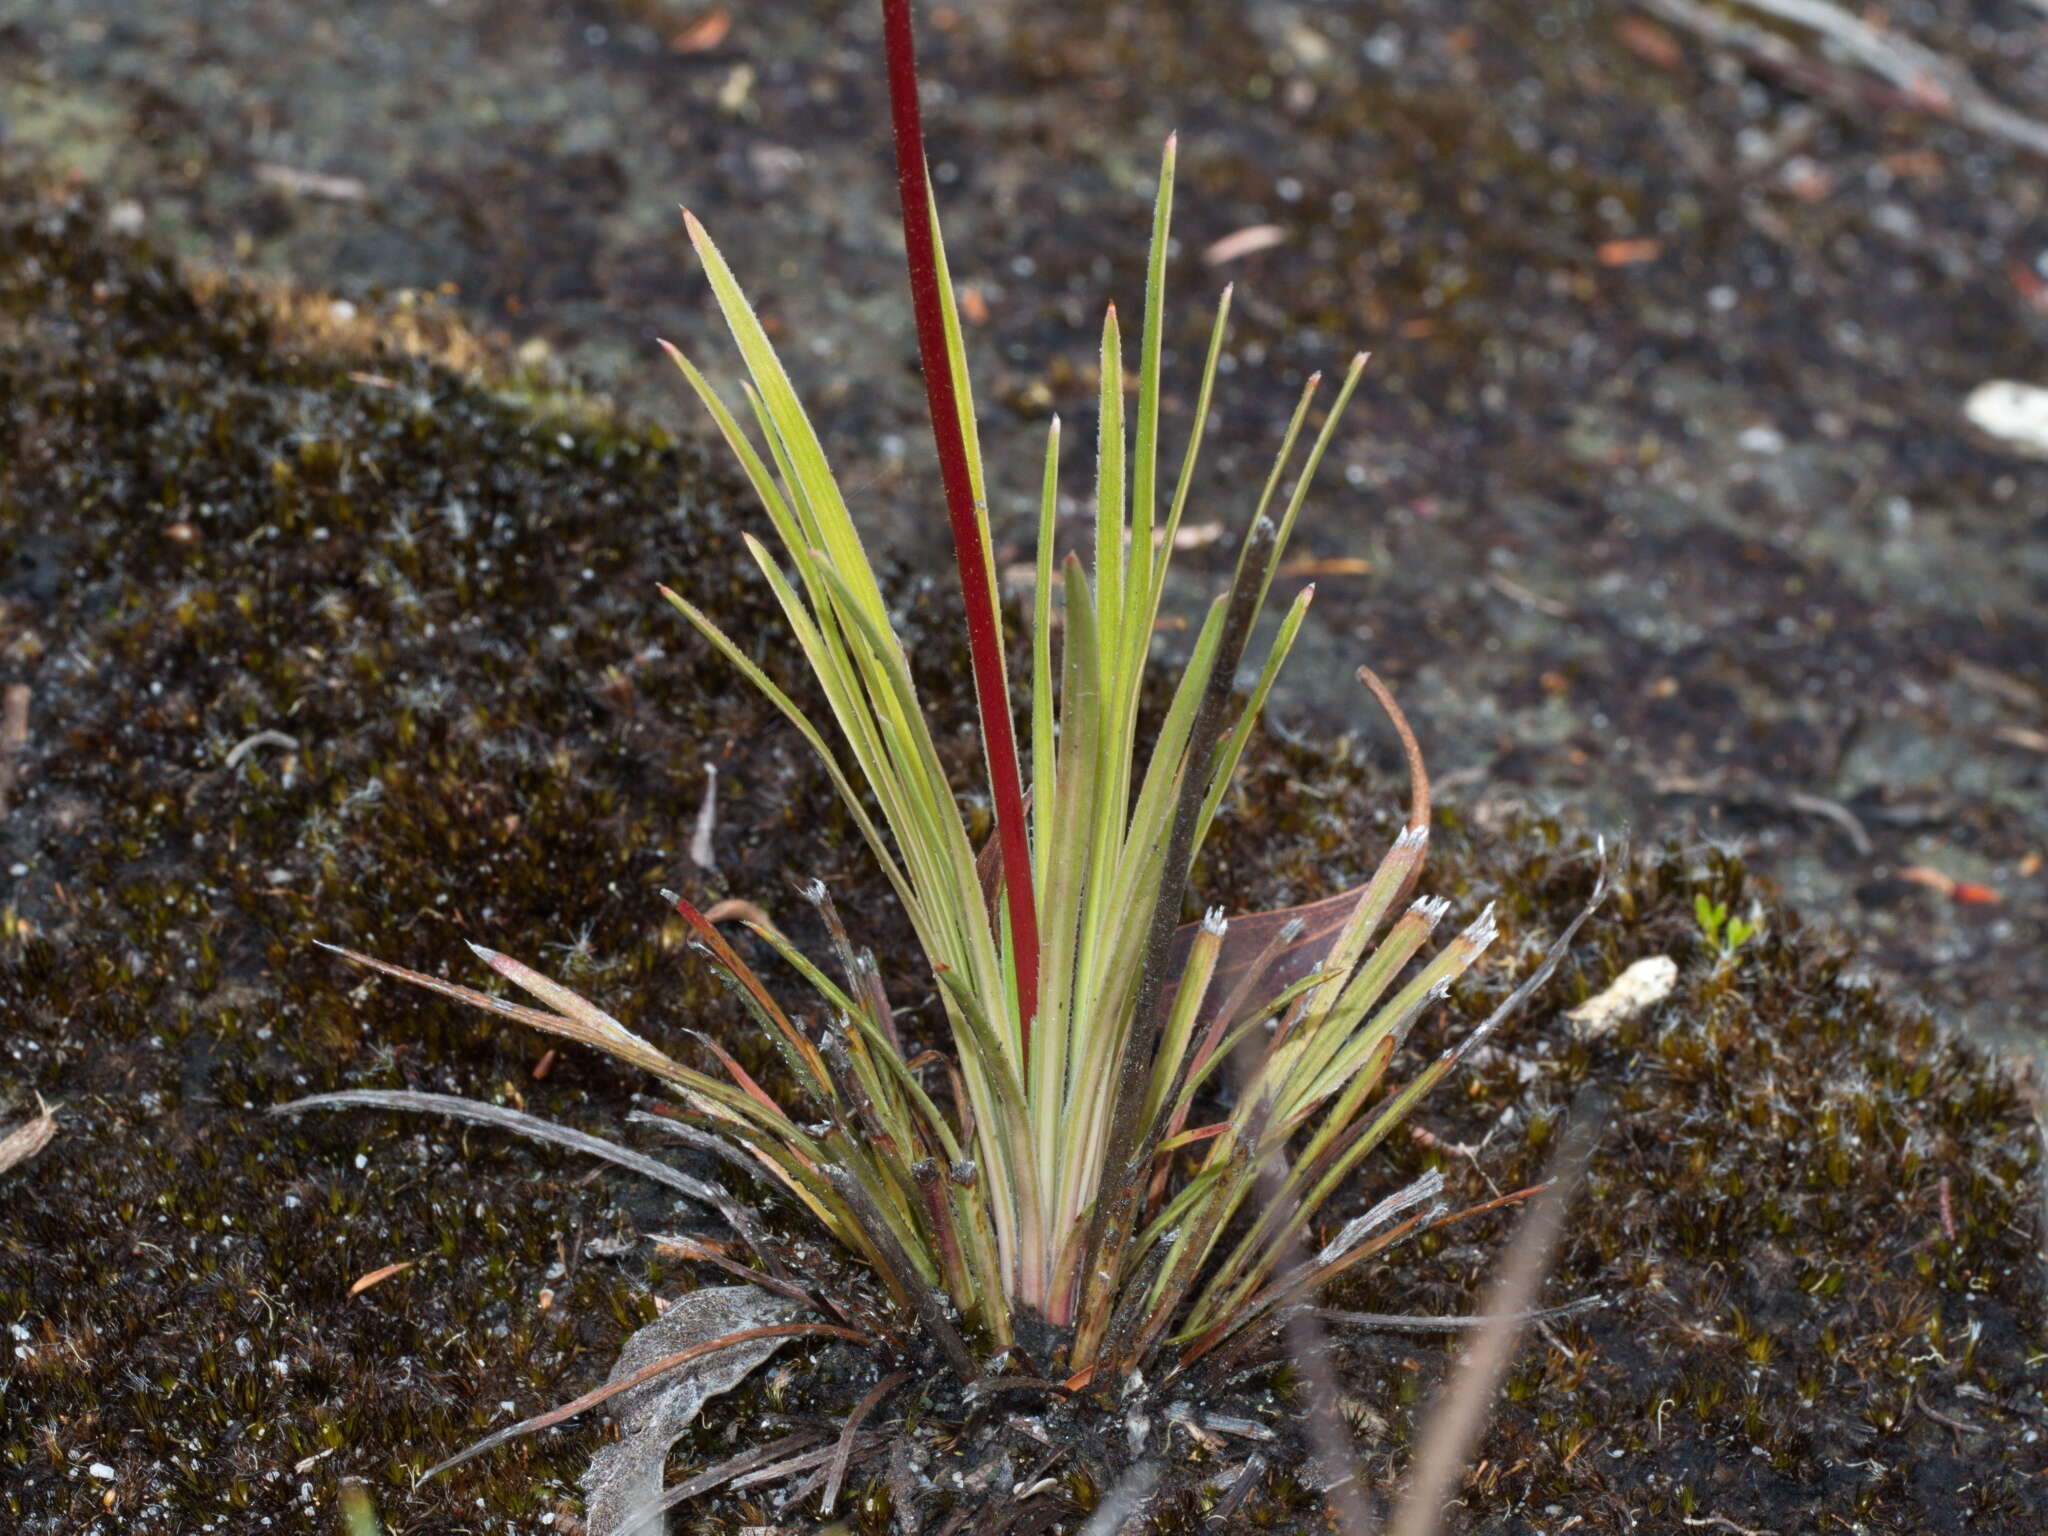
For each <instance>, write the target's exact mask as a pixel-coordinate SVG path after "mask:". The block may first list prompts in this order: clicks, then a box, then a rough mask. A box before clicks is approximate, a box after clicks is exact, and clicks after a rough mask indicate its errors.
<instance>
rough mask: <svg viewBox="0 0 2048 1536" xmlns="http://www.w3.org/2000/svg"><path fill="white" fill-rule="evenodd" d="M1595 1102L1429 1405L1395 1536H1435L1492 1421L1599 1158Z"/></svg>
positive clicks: (1561, 1153) (1599, 1119)
mask: <svg viewBox="0 0 2048 1536" xmlns="http://www.w3.org/2000/svg"><path fill="white" fill-rule="evenodd" d="M1605 1118H1606V1117H1605V1113H1604V1110H1603V1109H1599V1108H1595V1109H1591V1110H1589V1111H1586V1112H1582V1113H1580V1114H1577V1115H1575V1116H1573V1117H1572V1123H1571V1125H1570V1126H1569V1128H1568V1129H1567V1130H1566V1132H1565V1135H1564V1140H1563V1143H1562V1145H1561V1146H1560V1147H1559V1148H1558V1151H1557V1155H1556V1158H1555V1160H1554V1162H1553V1164H1552V1176H1551V1178H1550V1180H1549V1181H1548V1183H1549V1187H1548V1188H1547V1189H1546V1190H1545V1191H1544V1193H1543V1195H1542V1196H1541V1197H1540V1198H1539V1199H1538V1200H1536V1201H1535V1202H1534V1203H1533V1204H1532V1205H1531V1206H1530V1208H1529V1211H1528V1214H1527V1215H1525V1216H1524V1217H1523V1218H1522V1222H1521V1225H1520V1226H1519V1227H1518V1228H1517V1229H1516V1231H1515V1236H1514V1239H1513V1241H1512V1242H1511V1243H1510V1244H1509V1245H1508V1252H1507V1256H1506V1258H1504V1259H1502V1261H1501V1263H1500V1267H1499V1270H1498V1272H1497V1274H1496V1275H1495V1277H1494V1281H1493V1284H1492V1286H1491V1288H1490V1289H1489V1291H1488V1294H1487V1302H1488V1305H1487V1307H1486V1309H1485V1310H1486V1312H1487V1313H1488V1318H1487V1321H1486V1323H1485V1325H1484V1326H1482V1327H1481V1328H1480V1330H1479V1333H1478V1335H1477V1337H1475V1338H1474V1339H1473V1340H1472V1342H1471V1343H1470V1344H1469V1345H1467V1346H1466V1347H1465V1351H1464V1353H1463V1354H1462V1355H1461V1356H1460V1357H1459V1360H1458V1366H1457V1370H1456V1372H1455V1373H1454V1374H1453V1376H1452V1377H1451V1379H1450V1380H1449V1381H1448V1382H1447V1383H1446V1384H1445V1386H1444V1388H1443V1389H1442V1391H1441V1392H1440V1393H1439V1395H1438V1397H1437V1400H1436V1401H1435V1402H1434V1403H1433V1404H1432V1405H1431V1406H1430V1409H1429V1415H1428V1417H1427V1418H1426V1419H1424V1420H1423V1423H1422V1428H1421V1430H1420V1432H1419V1433H1418V1436H1417V1444H1416V1447H1415V1459H1414V1462H1413V1465H1412V1466H1411V1468H1410V1470H1409V1473H1408V1487H1407V1491H1406V1494H1405V1495H1404V1497H1403V1498H1402V1500H1401V1507H1400V1510H1399V1512H1398V1513H1397V1514H1396V1515H1395V1517H1394V1525H1393V1531H1394V1536H1430V1533H1432V1532H1435V1531H1438V1530H1440V1529H1441V1528H1442V1515H1443V1506H1444V1501H1445V1500H1446V1499H1447V1498H1448V1497H1449V1496H1450V1493H1451V1489H1452V1487H1453V1485H1454V1484H1455V1482H1456V1480H1457V1478H1458V1475H1459V1473H1460V1472H1461V1471H1462V1470H1463V1468H1464V1466H1465V1463H1466V1461H1467V1459H1468V1458H1469V1457H1470V1455H1471V1452H1472V1447H1473V1446H1474V1444H1475V1443H1476V1442H1477V1441H1478V1438H1479V1432H1480V1431H1481V1429H1483V1428H1484V1427H1485V1424H1486V1418H1487V1414H1488V1412H1489V1410H1490V1409H1491V1408H1492V1406H1493V1399H1494V1394H1495V1393H1496V1392H1497V1391H1498V1390H1499V1388H1500V1382H1501V1378H1502V1376H1503V1375H1504V1374H1505V1373H1506V1371H1507V1367H1508V1360H1509V1358H1510V1356H1511V1355H1512V1354H1513V1352H1514V1346H1515V1343H1516V1340H1517V1339H1518V1338H1519V1337H1520V1335H1521V1325H1520V1324H1519V1322H1518V1321H1517V1320H1516V1318H1517V1315H1518V1314H1520V1313H1522V1312H1525V1311H1527V1310H1528V1307H1527V1303H1528V1301H1529V1298H1531V1297H1532V1296H1534V1295H1535V1294H1536V1288H1537V1286H1539V1285H1541V1284H1542V1283H1543V1277H1544V1275H1545V1274H1546V1273H1548V1272H1549V1269H1550V1265H1551V1260H1552V1258H1553V1257H1554V1256H1555V1254H1556V1251H1557V1245H1558V1241H1559V1239H1560V1238H1562V1237H1563V1235H1564V1220H1565V1215H1566V1213H1567V1211H1568V1210H1569V1208H1570V1204H1571V1199H1572V1196H1573V1194H1574V1193H1575V1192H1576V1190H1577V1188H1578V1184H1579V1181H1580V1179H1581V1178H1582V1177H1583V1176H1584V1174H1585V1171H1586V1166H1587V1164H1588V1163H1590V1162H1591V1161H1592V1157H1593V1147H1594V1145H1595V1143H1596V1142H1597V1141H1598V1140H1599V1136H1600V1130H1601V1127H1602V1125H1603V1123H1604V1121H1605Z"/></svg>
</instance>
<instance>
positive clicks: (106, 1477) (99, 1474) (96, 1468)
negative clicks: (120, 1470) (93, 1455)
mask: <svg viewBox="0 0 2048 1536" xmlns="http://www.w3.org/2000/svg"><path fill="white" fill-rule="evenodd" d="M85 1475H86V1476H87V1477H96V1478H98V1479H99V1480H100V1481H101V1482H103V1483H111V1482H112V1481H113V1480H114V1478H115V1477H116V1475H117V1474H116V1473H115V1471H114V1469H113V1468H112V1467H110V1466H108V1465H107V1464H106V1463H105V1462H104V1461H96V1462H94V1463H93V1464H92V1465H91V1466H89V1467H87V1468H86V1469H85Z"/></svg>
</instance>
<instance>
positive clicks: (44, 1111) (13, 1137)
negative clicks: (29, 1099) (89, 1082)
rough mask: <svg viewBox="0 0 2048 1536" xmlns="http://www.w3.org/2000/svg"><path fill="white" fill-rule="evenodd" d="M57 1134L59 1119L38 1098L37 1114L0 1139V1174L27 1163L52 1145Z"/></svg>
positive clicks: (40, 1098) (39, 1096)
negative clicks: (51, 1142)
mask: <svg viewBox="0 0 2048 1536" xmlns="http://www.w3.org/2000/svg"><path fill="white" fill-rule="evenodd" d="M56 1134H57V1117H56V1116H55V1115H53V1114H51V1113H50V1111H49V1107H48V1106H47V1105H45V1104H44V1103H43V1100H42V1096H41V1095H40V1094H38V1095H37V1096H36V1113H35V1115H34V1116H33V1117H31V1118H30V1119H28V1120H25V1121H23V1122H22V1123H21V1124H20V1125H18V1126H16V1127H15V1128H14V1129H13V1130H11V1131H9V1132H8V1133H7V1135H6V1136H5V1137H0V1173H5V1172H6V1171H7V1170H8V1169H10V1168H12V1167H13V1166H14V1165H15V1164H16V1163H25V1162H27V1161H28V1160H29V1159H30V1158H32V1157H34V1156H35V1155H36V1154H37V1153H38V1152H40V1151H42V1150H43V1148H45V1147H47V1146H48V1145H49V1144H50V1139H51V1138H52V1137H53V1136H55V1135H56Z"/></svg>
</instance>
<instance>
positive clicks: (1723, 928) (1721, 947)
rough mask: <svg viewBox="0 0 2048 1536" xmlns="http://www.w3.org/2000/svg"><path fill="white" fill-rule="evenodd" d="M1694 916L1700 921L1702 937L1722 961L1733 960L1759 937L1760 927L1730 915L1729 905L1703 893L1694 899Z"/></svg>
mask: <svg viewBox="0 0 2048 1536" xmlns="http://www.w3.org/2000/svg"><path fill="white" fill-rule="evenodd" d="M1692 915H1693V916H1694V917H1695V918H1696V919H1698V921H1699V925H1700V936H1701V938H1702V939H1703V940H1705V942H1706V946H1707V948H1709V949H1711V950H1712V951H1713V952H1714V953H1715V954H1716V955H1718V956H1719V957H1720V958H1721V959H1723V960H1727V959H1729V958H1731V957H1732V956H1733V955H1734V954H1735V952H1736V951H1737V950H1739V949H1740V948H1742V946H1743V945H1745V944H1747V943H1748V942H1749V941H1750V940H1751V939H1753V938H1755V937H1756V935H1757V927H1758V925H1757V924H1755V923H1750V922H1745V921H1743V920H1742V919H1741V918H1739V917H1730V916H1729V915H1728V903H1727V902H1725V901H1715V900H1714V899H1713V898H1711V897H1710V896H1708V895H1707V893H1706V892H1705V891H1701V892H1700V893H1699V894H1698V895H1696V896H1694V897H1693V899H1692Z"/></svg>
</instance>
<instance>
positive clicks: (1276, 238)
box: [1202, 224, 1287, 267]
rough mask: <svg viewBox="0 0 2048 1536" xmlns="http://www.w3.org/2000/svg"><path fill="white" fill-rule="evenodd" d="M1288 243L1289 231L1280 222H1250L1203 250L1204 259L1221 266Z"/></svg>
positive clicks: (1214, 265) (1213, 264) (1211, 264)
mask: <svg viewBox="0 0 2048 1536" xmlns="http://www.w3.org/2000/svg"><path fill="white" fill-rule="evenodd" d="M1286 243H1287V231H1286V230H1284V229H1282V228H1281V227H1280V226H1279V225H1278V224H1248V225H1246V226H1245V227H1244V228H1243V229H1239V230H1233V231H1232V232H1231V233H1229V234H1227V235H1225V236H1224V237H1223V238H1222V239H1221V240H1218V241H1217V242H1216V243H1215V244H1213V245H1211V246H1210V247H1209V248H1208V249H1207V250H1206V251H1204V252H1202V260H1203V261H1205V262H1207V263H1208V264H1209V265H1210V266H1212V267H1220V266H1222V265H1223V264H1224V263H1225V262H1230V261H1238V260H1241V259H1242V258H1244V257H1246V256H1250V255H1253V254H1254V253H1256V252H1258V251H1270V250H1271V249H1272V248H1273V247H1274V246H1276V245H1285V244H1286Z"/></svg>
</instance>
